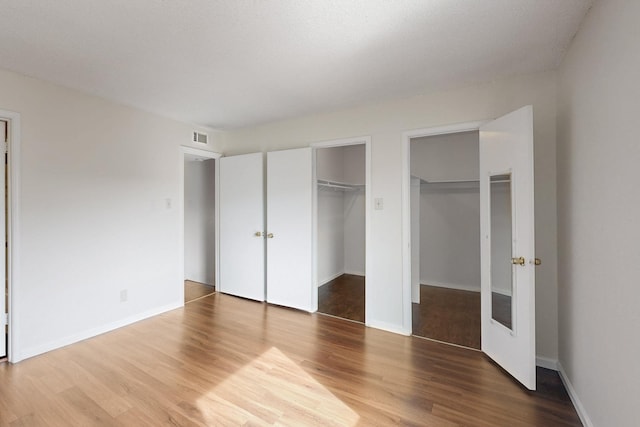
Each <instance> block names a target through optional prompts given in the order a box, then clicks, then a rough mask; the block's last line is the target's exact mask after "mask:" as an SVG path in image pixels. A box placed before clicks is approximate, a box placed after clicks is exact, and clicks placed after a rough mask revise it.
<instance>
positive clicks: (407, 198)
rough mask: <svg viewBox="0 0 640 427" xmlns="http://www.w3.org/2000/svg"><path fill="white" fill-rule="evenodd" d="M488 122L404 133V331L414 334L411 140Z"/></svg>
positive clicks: (475, 126) (478, 128)
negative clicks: (412, 316)
mask: <svg viewBox="0 0 640 427" xmlns="http://www.w3.org/2000/svg"><path fill="white" fill-rule="evenodd" d="M487 121H488V120H479V121H473V122H464V123H456V124H452V125H446V126H436V127H429V128H422V129H414V130H409V131H406V132H403V133H402V315H403V316H402V329H403V330H405V331H408V332H409V334H411V333H413V325H412V321H411V320H412V319H411V149H410V148H411V147H410V143H411V139H413V138H421V137H424V136H436V135H446V134H450V133H460V132H471V131H478V130H480V126H481V125H482V124H483V123H486V122H487Z"/></svg>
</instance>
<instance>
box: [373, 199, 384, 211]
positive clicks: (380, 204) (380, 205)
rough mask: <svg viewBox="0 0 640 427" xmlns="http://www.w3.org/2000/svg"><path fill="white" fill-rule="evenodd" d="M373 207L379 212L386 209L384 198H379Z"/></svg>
mask: <svg viewBox="0 0 640 427" xmlns="http://www.w3.org/2000/svg"><path fill="white" fill-rule="evenodd" d="M373 207H374V209H375V210H377V211H381V210H382V209H384V200H383V199H382V197H378V198H376V199H375V200H374V202H373Z"/></svg>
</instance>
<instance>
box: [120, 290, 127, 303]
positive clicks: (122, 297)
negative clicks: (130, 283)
mask: <svg viewBox="0 0 640 427" xmlns="http://www.w3.org/2000/svg"><path fill="white" fill-rule="evenodd" d="M127 294H128V293H127V290H126V289H123V290H121V291H120V302H126V301H127V299H128V298H129V295H127Z"/></svg>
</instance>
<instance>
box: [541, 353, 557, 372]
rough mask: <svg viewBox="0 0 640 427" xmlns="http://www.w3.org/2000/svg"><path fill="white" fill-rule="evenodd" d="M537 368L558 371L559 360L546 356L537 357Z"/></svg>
mask: <svg viewBox="0 0 640 427" xmlns="http://www.w3.org/2000/svg"><path fill="white" fill-rule="evenodd" d="M536 366H540V367H541V368H546V369H551V370H553V371H557V370H558V359H551V358H550V357H544V356H536Z"/></svg>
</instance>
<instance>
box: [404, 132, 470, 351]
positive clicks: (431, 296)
mask: <svg viewBox="0 0 640 427" xmlns="http://www.w3.org/2000/svg"><path fill="white" fill-rule="evenodd" d="M478 138H479V134H478V131H472V132H459V133H451V134H444V135H434V136H426V137H419V138H412V139H411V140H410V162H411V190H410V191H411V194H410V204H411V242H412V245H411V258H412V261H411V267H412V271H411V278H412V280H411V282H412V292H411V294H412V298H411V299H412V320H413V322H412V323H413V324H412V329H413V334H414V335H417V336H420V337H424V338H430V339H434V340H438V341H442V342H447V343H451V344H457V345H461V346H465V347H470V348H475V349H480V342H481V341H480V340H481V336H480V329H481V327H480V187H479V139H478Z"/></svg>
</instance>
